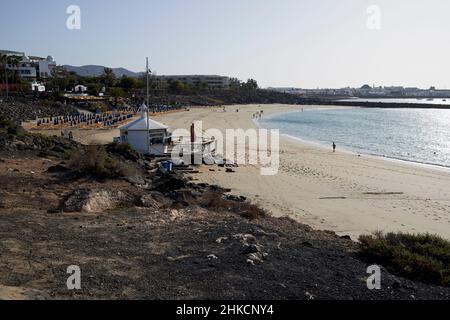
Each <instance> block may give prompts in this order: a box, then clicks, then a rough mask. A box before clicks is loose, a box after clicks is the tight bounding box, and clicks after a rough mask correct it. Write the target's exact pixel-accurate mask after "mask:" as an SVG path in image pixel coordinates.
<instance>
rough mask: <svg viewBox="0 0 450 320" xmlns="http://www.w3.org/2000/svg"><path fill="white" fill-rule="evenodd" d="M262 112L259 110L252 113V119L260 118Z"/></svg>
mask: <svg viewBox="0 0 450 320" xmlns="http://www.w3.org/2000/svg"><path fill="white" fill-rule="evenodd" d="M263 113H264V110H261V111H259V112H256V113H254V114H252V119H261V118H262V115H263Z"/></svg>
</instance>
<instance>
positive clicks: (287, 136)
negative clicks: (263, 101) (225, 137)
mask: <svg viewBox="0 0 450 320" xmlns="http://www.w3.org/2000/svg"><path fill="white" fill-rule="evenodd" d="M348 108H358V107H348ZM325 109H328V110H330V109H334V110H342V109H347V108H344V107H336V108H333V107H331V108H317V109H315V110H325ZM361 109H364V108H362V107H361ZM297 112H301V111H288V112H277V113H272V114H270V116H268V117H266V119H267V118H271V117H274V116H277V115H281V114H289V113H297ZM253 122H254V124H255V126H257V127H258V128H260V129H267V128H265V127H264V126H262V125H261V123H260V122H259V120H258V119H253ZM280 137H282V138H285V139H290V140H292V141H295V142H297V143H300V144H304V145H309V146H312V147H316V148H320V149H323V150H329V149H330V147H329V146H327V145H325V143H322V142H320V141H312V140H307V139H305V138H302V137H297V136H293V135H290V134H287V133H281V132H280ZM338 152H343V153H348V154H351V155H356V156H365V157H373V158H376V159H380V160H385V161H392V162H397V163H403V164H406V165H410V166H416V167H422V168H428V169H434V170H439V171H444V172H449V173H450V166H444V165H439V164H435V163H427V162H419V161H414V160H407V159H401V158H395V157H391V156H386V155H379V154H375V153H370V151H368V150H364V151H357V150H353V149H351V148H349V147H347V146H343V147H340V148H339V151H338Z"/></svg>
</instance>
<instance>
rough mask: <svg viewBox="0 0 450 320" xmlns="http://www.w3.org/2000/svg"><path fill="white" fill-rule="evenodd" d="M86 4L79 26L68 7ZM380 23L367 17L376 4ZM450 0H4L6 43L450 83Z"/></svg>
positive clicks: (166, 63)
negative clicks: (70, 25) (71, 22)
mask: <svg viewBox="0 0 450 320" xmlns="http://www.w3.org/2000/svg"><path fill="white" fill-rule="evenodd" d="M71 4H75V5H79V6H80V8H81V14H82V16H81V30H76V31H71V30H68V29H67V28H66V19H67V18H68V16H69V15H68V14H66V8H67V7H68V6H69V5H71ZM374 4H375V5H378V6H379V8H380V9H381V29H380V30H370V29H369V28H367V26H366V21H367V19H368V17H369V15H368V14H367V12H366V10H367V8H368V7H369V6H370V5H374ZM449 14H450V1H448V0H394V1H392V0H373V1H366V0H338V1H336V0H128V1H119V0H70V1H65V0H58V1H55V0H40V1H35V0H22V1H4V0H2V1H1V2H0V26H1V30H2V31H1V33H0V49H11V50H17V51H25V52H26V53H27V54H30V55H42V56H46V55H49V54H51V55H53V56H54V57H55V59H56V60H57V62H58V64H72V65H84V64H101V65H106V66H111V67H119V66H121V67H125V68H128V69H131V70H134V71H142V70H143V69H144V67H145V57H146V56H149V57H150V62H151V67H152V69H155V70H156V71H157V73H158V74H191V73H196V74H222V75H228V76H235V77H238V78H241V79H247V78H255V79H256V80H258V82H259V83H260V85H262V86H297V87H304V88H316V87H344V86H360V85H362V84H364V83H368V84H371V85H372V84H375V85H406V86H420V87H429V86H431V85H435V86H438V87H441V88H445V87H446V88H450V41H449V40H448V36H449V31H450V19H449V18H448V17H449Z"/></svg>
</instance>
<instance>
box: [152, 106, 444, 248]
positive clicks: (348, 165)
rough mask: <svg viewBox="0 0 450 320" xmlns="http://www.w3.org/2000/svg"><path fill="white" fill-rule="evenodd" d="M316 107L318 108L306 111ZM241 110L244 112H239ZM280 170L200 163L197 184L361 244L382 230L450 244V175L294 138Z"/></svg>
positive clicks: (209, 124)
mask: <svg viewBox="0 0 450 320" xmlns="http://www.w3.org/2000/svg"><path fill="white" fill-rule="evenodd" d="M301 108H302V107H300V106H282V105H265V106H257V105H248V106H228V107H227V112H223V110H222V108H193V109H191V111H189V112H179V113H173V114H168V115H162V116H157V117H155V119H156V120H158V121H160V122H163V123H165V124H167V125H169V126H170V127H171V130H174V129H175V128H188V127H189V125H190V124H191V123H192V121H194V120H202V121H203V128H204V129H209V128H217V129H221V130H224V129H227V128H229V129H235V128H242V129H247V128H255V127H256V125H255V123H254V122H253V120H252V114H253V113H255V112H257V111H259V110H264V115H268V114H271V113H274V112H288V111H294V110H299V109H301ZM304 108H305V109H306V108H312V107H306V106H305V107H304ZM236 109H239V112H236V111H235V110H236ZM280 149H281V152H280V169H279V173H278V174H277V175H275V176H262V175H260V170H259V168H258V167H257V166H254V165H241V166H239V167H238V168H236V173H225V171H224V170H221V171H218V170H217V169H218V168H215V169H216V171H214V172H212V171H210V167H206V166H202V167H201V168H200V173H199V174H195V175H194V177H195V178H196V179H198V181H199V182H206V183H210V184H218V185H221V186H223V187H226V188H231V189H232V193H234V194H239V195H244V196H247V197H248V198H249V199H251V200H252V201H253V202H255V203H258V204H260V205H261V206H263V207H264V208H266V209H267V210H269V211H270V212H271V213H272V214H273V215H275V216H285V215H288V216H290V217H292V218H294V219H295V220H298V221H300V222H303V223H306V224H309V225H311V226H312V227H314V228H316V229H320V230H333V231H335V232H337V233H338V234H340V235H350V236H351V237H352V238H353V239H356V238H357V236H358V235H360V234H362V233H370V232H373V231H376V230H383V231H404V232H412V233H416V232H430V233H436V234H439V235H441V236H443V237H445V238H448V239H450V171H446V170H440V169H436V168H432V167H425V166H418V165H413V164H409V163H406V162H400V161H398V162H395V161H389V160H384V159H381V158H377V157H372V156H366V155H362V156H360V157H359V156H358V155H356V154H352V153H347V152H339V151H338V152H336V153H333V152H332V151H331V146H330V150H328V149H325V148H320V147H317V146H314V145H310V144H306V143H301V142H299V141H296V140H292V139H289V138H282V139H281V142H280Z"/></svg>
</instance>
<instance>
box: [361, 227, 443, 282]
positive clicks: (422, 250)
mask: <svg viewBox="0 0 450 320" xmlns="http://www.w3.org/2000/svg"><path fill="white" fill-rule="evenodd" d="M359 241H360V248H361V253H362V254H363V255H364V256H365V257H366V258H368V259H371V260H374V261H375V262H377V263H380V264H383V265H384V266H385V267H387V268H388V269H391V270H392V271H393V272H395V273H397V274H399V275H402V276H405V277H408V278H410V279H413V280H418V281H422V282H425V283H433V284H439V285H445V286H448V285H450V242H449V241H447V240H445V239H443V238H441V237H439V236H437V235H430V234H415V235H413V234H405V233H387V234H384V233H382V232H376V233H374V234H373V235H363V236H361V237H360V238H359Z"/></svg>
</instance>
